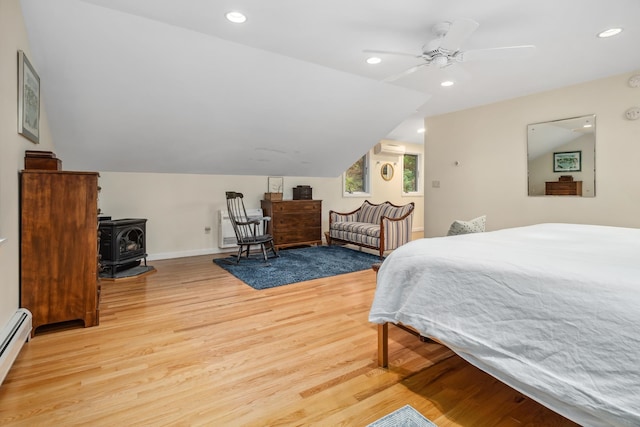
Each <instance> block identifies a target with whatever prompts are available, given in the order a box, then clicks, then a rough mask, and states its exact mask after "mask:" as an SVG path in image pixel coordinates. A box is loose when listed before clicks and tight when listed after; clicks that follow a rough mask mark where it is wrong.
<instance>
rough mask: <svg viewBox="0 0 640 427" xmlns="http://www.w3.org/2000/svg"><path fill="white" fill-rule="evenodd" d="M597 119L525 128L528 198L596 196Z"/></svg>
mask: <svg viewBox="0 0 640 427" xmlns="http://www.w3.org/2000/svg"><path fill="white" fill-rule="evenodd" d="M595 151H596V116H595V115H590V116H583V117H575V118H571V119H564V120H556V121H552V122H545V123H535V124H531V125H528V126H527V168H528V177H529V196H545V195H546V196H582V197H594V196H595V195H596V164H595V158H596V152H595Z"/></svg>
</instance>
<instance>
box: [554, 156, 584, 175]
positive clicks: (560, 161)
mask: <svg viewBox="0 0 640 427" xmlns="http://www.w3.org/2000/svg"><path fill="white" fill-rule="evenodd" d="M581 170H582V151H563V152H560V153H553V171H554V172H580V171H581Z"/></svg>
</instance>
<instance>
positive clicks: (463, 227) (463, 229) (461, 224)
mask: <svg viewBox="0 0 640 427" xmlns="http://www.w3.org/2000/svg"><path fill="white" fill-rule="evenodd" d="M486 222H487V216H486V215H482V216H479V217H478V218H474V219H472V220H471V221H458V220H456V221H453V224H451V227H449V232H448V233H447V236H457V235H458V234H468V233H482V232H483V231H484V225H485V223H486Z"/></svg>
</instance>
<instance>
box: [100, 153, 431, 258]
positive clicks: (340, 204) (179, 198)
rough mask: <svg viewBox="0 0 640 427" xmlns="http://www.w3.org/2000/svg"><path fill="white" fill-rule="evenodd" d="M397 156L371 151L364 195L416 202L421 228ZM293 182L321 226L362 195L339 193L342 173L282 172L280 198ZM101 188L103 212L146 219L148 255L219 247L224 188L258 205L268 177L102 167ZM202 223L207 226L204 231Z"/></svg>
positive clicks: (420, 210)
mask: <svg viewBox="0 0 640 427" xmlns="http://www.w3.org/2000/svg"><path fill="white" fill-rule="evenodd" d="M405 145H406V146H407V152H411V153H422V152H423V146H422V145H417V144H405ZM378 161H380V162H381V163H380V164H378V163H377V162H378ZM400 161H401V158H400V156H395V157H389V156H378V155H375V154H373V151H371V168H372V170H371V174H372V182H371V187H372V195H371V197H368V198H367V199H369V200H370V201H372V202H373V203H380V202H383V201H386V200H389V201H391V202H392V203H395V204H398V205H400V204H406V203H409V202H414V203H416V213H415V214H414V230H422V228H423V224H422V218H423V204H424V203H423V197H403V196H402V173H401V164H400ZM384 162H391V163H393V162H396V163H397V165H396V167H395V174H394V177H393V179H392V180H391V181H384V180H383V179H382V177H381V176H380V166H381V164H382V163H384ZM297 185H310V186H311V187H312V188H313V198H314V199H316V200H322V221H323V227H322V229H323V231H326V230H328V229H329V210H330V209H333V210H336V211H342V212H346V211H351V210H354V209H356V208H357V207H358V206H360V205H361V204H362V202H363V200H364V198H351V197H347V198H344V197H342V177H336V178H308V177H284V194H283V197H284V199H289V200H290V199H292V198H293V190H292V188H293V187H295V186H297ZM100 187H101V188H102V190H101V192H100V195H99V207H100V209H101V211H102V214H103V215H109V216H111V217H112V218H113V219H119V218H147V219H148V221H147V252H148V253H149V259H150V260H153V259H163V258H177V257H183V256H192V255H204V254H211V253H219V252H222V251H223V250H221V249H219V248H218V211H219V210H220V209H225V207H226V200H225V191H239V192H241V193H243V194H244V198H245V206H246V207H247V208H259V207H260V200H261V199H262V198H263V194H264V192H265V191H267V177H266V176H235V175H189V174H152V173H120V172H101V173H100ZM207 227H210V228H211V231H210V232H208V233H207V232H206V231H205V228H207ZM227 250H228V249H227Z"/></svg>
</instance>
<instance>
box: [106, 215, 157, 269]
mask: <svg viewBox="0 0 640 427" xmlns="http://www.w3.org/2000/svg"><path fill="white" fill-rule="evenodd" d="M146 223H147V220H146V219H142V218H125V219H116V220H107V221H100V222H99V225H98V230H99V236H100V272H101V273H100V275H101V276H105V277H115V275H116V273H117V272H119V271H123V270H128V269H130V268H133V267H137V266H139V265H140V260H144V265H145V266H146V265H147V253H146V248H147V247H146Z"/></svg>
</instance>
